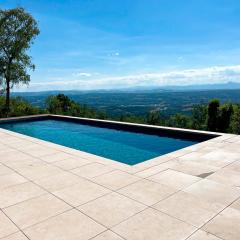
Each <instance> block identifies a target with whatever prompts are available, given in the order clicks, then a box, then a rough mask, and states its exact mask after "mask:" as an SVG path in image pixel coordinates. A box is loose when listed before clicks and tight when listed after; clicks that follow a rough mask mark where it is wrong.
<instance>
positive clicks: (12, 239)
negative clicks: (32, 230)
mask: <svg viewBox="0 0 240 240" xmlns="http://www.w3.org/2000/svg"><path fill="white" fill-rule="evenodd" d="M1 240H29V239H28V238H27V237H26V236H25V235H24V234H23V233H21V232H17V233H13V234H11V235H9V236H7V237H4V238H1Z"/></svg>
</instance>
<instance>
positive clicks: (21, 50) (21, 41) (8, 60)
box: [0, 8, 39, 114]
mask: <svg viewBox="0 0 240 240" xmlns="http://www.w3.org/2000/svg"><path fill="white" fill-rule="evenodd" d="M38 34H39V29H38V26H37V22H36V21H35V19H34V18H33V17H32V16H31V15H30V14H29V13H27V12H26V11H25V10H24V9H23V8H14V9H10V10H1V9H0V84H1V86H2V90H3V91H5V92H6V111H7V114H8V112H9V104H10V102H9V101H10V89H11V88H12V87H13V86H14V85H18V84H21V83H22V84H27V83H28V82H29V81H30V75H29V74H28V70H29V69H30V70H34V68H35V66H34V65H33V64H32V62H31V57H30V56H29V55H28V53H27V51H28V49H29V48H30V46H31V44H32V43H33V39H34V38H35V37H36V36H37V35H38Z"/></svg>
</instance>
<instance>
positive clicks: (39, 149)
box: [23, 144, 58, 157]
mask: <svg viewBox="0 0 240 240" xmlns="http://www.w3.org/2000/svg"><path fill="white" fill-rule="evenodd" d="M23 152H25V153H27V154H29V155H31V156H33V157H43V156H47V155H51V154H55V153H58V151H56V150H55V149H53V148H48V147H46V146H42V145H40V144H38V146H34V147H31V148H27V149H25V150H23Z"/></svg>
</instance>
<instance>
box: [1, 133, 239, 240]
mask: <svg viewBox="0 0 240 240" xmlns="http://www.w3.org/2000/svg"><path fill="white" fill-rule="evenodd" d="M0 239H1V240H27V239H28V240H29V239H30V240H76V239H81V240H88V239H92V240H124V239H125V240H239V239H240V137H239V136H236V135H231V134H222V136H220V137H217V138H215V139H211V140H209V141H206V142H202V143H199V144H196V145H193V146H191V147H188V148H185V149H182V150H179V151H176V152H173V153H170V154H167V155H165V156H161V157H158V158H155V159H153V160H150V161H146V162H144V163H140V164H137V165H135V166H133V167H131V166H128V165H124V164H122V163H119V162H115V161H112V160H109V159H104V158H102V157H98V156H95V155H91V154H88V153H84V152H81V151H77V150H74V149H70V148H67V147H63V146H59V145H56V144H53V143H49V142H45V141H42V140H39V139H35V138H31V137H27V136H24V135H21V134H17V133H14V132H10V131H7V130H3V129H0Z"/></svg>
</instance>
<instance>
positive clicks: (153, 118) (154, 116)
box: [147, 111, 161, 125]
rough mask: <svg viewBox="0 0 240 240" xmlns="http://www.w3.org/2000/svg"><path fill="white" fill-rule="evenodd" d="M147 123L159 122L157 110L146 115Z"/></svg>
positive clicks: (159, 117)
mask: <svg viewBox="0 0 240 240" xmlns="http://www.w3.org/2000/svg"><path fill="white" fill-rule="evenodd" d="M147 123H148V124H151V125H157V124H160V123H161V116H160V112H159V111H151V112H150V113H149V114H148V116H147Z"/></svg>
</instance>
